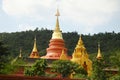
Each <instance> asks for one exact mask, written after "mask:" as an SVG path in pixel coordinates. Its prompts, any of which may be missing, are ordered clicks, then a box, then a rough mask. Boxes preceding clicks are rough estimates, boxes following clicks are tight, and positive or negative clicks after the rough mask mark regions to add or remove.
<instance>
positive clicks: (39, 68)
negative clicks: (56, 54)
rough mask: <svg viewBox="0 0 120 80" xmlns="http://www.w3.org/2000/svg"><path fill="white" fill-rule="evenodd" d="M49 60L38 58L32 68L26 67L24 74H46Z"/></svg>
mask: <svg viewBox="0 0 120 80" xmlns="http://www.w3.org/2000/svg"><path fill="white" fill-rule="evenodd" d="M46 68H47V62H46V60H45V59H40V60H37V61H36V62H35V63H34V64H33V66H31V67H30V68H28V67H27V68H25V71H24V74H25V75H27V76H44V75H45V69H46Z"/></svg>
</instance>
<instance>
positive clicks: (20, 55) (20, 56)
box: [19, 48, 22, 58]
mask: <svg viewBox="0 0 120 80" xmlns="http://www.w3.org/2000/svg"><path fill="white" fill-rule="evenodd" d="M19 58H22V49H21V48H20V54H19Z"/></svg>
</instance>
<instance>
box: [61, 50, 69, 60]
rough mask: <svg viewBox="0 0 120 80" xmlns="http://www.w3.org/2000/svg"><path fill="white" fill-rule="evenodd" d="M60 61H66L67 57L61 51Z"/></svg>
mask: <svg viewBox="0 0 120 80" xmlns="http://www.w3.org/2000/svg"><path fill="white" fill-rule="evenodd" d="M60 60H68V56H67V54H66V53H65V52H64V50H62V53H61V55H60Z"/></svg>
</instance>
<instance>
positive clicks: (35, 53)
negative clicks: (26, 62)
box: [29, 37, 40, 58]
mask: <svg viewBox="0 0 120 80" xmlns="http://www.w3.org/2000/svg"><path fill="white" fill-rule="evenodd" d="M29 58H40V56H39V54H38V50H37V45H36V37H35V39H34V46H33V50H32V52H31V54H30V56H29Z"/></svg>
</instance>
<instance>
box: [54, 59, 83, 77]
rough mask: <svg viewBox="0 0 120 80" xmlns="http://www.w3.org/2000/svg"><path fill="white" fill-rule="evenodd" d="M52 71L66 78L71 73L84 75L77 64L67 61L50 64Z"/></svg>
mask: <svg viewBox="0 0 120 80" xmlns="http://www.w3.org/2000/svg"><path fill="white" fill-rule="evenodd" d="M52 71H53V72H57V73H60V74H61V75H62V77H68V76H70V74H71V73H85V71H83V68H81V67H80V65H79V64H77V63H73V62H71V61H68V60H57V61H54V62H53V63H52Z"/></svg>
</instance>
